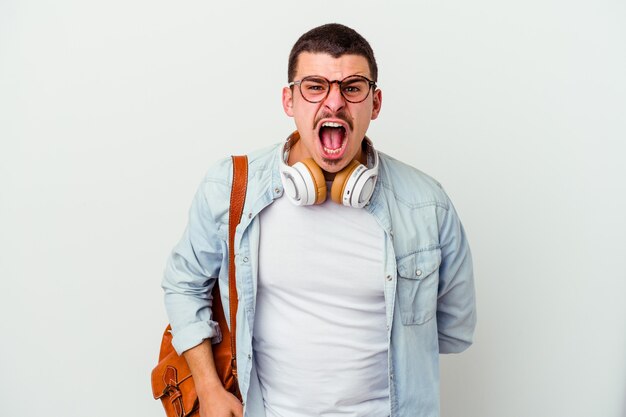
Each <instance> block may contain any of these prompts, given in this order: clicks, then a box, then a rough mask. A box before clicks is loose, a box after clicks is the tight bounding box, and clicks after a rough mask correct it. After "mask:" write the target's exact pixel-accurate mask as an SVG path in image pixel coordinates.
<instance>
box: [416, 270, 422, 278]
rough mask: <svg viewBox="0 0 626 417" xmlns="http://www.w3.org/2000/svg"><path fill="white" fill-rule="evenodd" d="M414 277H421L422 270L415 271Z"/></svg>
mask: <svg viewBox="0 0 626 417" xmlns="http://www.w3.org/2000/svg"><path fill="white" fill-rule="evenodd" d="M415 275H417V276H418V277H421V276H422V270H421V269H418V270H417V271H415Z"/></svg>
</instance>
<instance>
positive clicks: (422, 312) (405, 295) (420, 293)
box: [397, 249, 441, 325]
mask: <svg viewBox="0 0 626 417" xmlns="http://www.w3.org/2000/svg"><path fill="white" fill-rule="evenodd" d="M440 264H441V249H432V250H427V251H422V252H418V253H414V254H411V255H407V256H404V257H402V258H400V259H398V260H397V267H398V277H399V278H398V290H397V291H398V303H399V304H400V306H399V307H400V315H401V317H402V323H403V324H405V325H414V324H422V323H426V322H427V321H428V320H430V319H432V318H433V316H434V315H435V312H436V311H437V287H438V285H439V265H440Z"/></svg>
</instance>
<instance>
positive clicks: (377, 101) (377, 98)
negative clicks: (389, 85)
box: [372, 89, 383, 120]
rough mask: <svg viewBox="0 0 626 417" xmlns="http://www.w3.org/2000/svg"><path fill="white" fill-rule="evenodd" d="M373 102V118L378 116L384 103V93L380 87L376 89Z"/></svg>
mask: <svg viewBox="0 0 626 417" xmlns="http://www.w3.org/2000/svg"><path fill="white" fill-rule="evenodd" d="M373 104H374V106H373V107H372V120H374V119H376V118H377V117H378V114H379V113H380V107H381V106H382V104H383V93H382V91H380V90H379V89H376V91H374V103H373Z"/></svg>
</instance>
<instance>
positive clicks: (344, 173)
mask: <svg viewBox="0 0 626 417" xmlns="http://www.w3.org/2000/svg"><path fill="white" fill-rule="evenodd" d="M360 165H361V164H360V163H359V161H357V160H353V161H352V162H350V163H349V164H348V166H347V167H345V168H344V169H342V170H341V171H339V172H338V173H337V174H335V179H334V180H333V186H332V187H331V189H330V198H331V199H332V200H333V201H334V202H335V203H337V204H342V205H343V204H344V202H343V194H344V192H345V191H346V184H347V183H348V181H349V180H350V176H351V175H352V173H353V172H354V170H355V169H357V168H358V167H359V166H360ZM348 192H350V190H348ZM348 202H349V200H348ZM346 205H348V206H349V205H350V204H349V203H348V204H346Z"/></svg>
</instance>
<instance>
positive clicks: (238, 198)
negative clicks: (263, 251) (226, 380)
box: [228, 155, 248, 378]
mask: <svg viewBox="0 0 626 417" xmlns="http://www.w3.org/2000/svg"><path fill="white" fill-rule="evenodd" d="M232 159H233V185H232V188H231V190H230V211H229V213H228V300H229V302H228V304H229V307H230V308H229V310H230V352H231V364H232V368H233V375H234V376H235V378H236V377H237V340H236V339H237V329H236V327H237V321H236V316H237V305H238V304H239V303H238V299H237V282H236V275H235V230H236V229H237V225H238V224H239V222H240V221H241V215H242V213H243V204H244V202H245V201H246V188H247V187H248V157H247V156H245V155H238V156H235V155H233V156H232Z"/></svg>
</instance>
